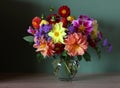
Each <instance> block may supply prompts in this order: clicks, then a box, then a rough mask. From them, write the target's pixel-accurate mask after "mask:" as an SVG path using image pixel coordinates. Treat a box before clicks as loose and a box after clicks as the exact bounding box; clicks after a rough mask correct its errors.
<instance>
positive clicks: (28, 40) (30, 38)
mask: <svg viewBox="0 0 120 88" xmlns="http://www.w3.org/2000/svg"><path fill="white" fill-rule="evenodd" d="M23 39H24V40H25V41H27V42H30V43H31V42H34V37H33V36H25V37H23Z"/></svg>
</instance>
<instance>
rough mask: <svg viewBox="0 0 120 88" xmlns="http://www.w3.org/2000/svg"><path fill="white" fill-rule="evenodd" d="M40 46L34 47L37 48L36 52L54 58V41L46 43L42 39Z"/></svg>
mask: <svg viewBox="0 0 120 88" xmlns="http://www.w3.org/2000/svg"><path fill="white" fill-rule="evenodd" d="M39 41H40V44H34V45H33V47H34V48H37V50H36V52H41V54H42V55H43V56H44V57H46V56H52V55H53V54H54V44H53V43H52V41H46V40H45V39H44V38H43V37H41V38H40V40H39Z"/></svg>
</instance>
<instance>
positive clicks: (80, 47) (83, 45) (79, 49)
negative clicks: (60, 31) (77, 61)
mask: <svg viewBox="0 0 120 88" xmlns="http://www.w3.org/2000/svg"><path fill="white" fill-rule="evenodd" d="M87 48H88V42H87V37H86V36H85V35H82V34H81V33H73V34H70V35H68V37H67V38H66V39H65V50H67V53H68V55H70V56H76V55H83V54H84V53H85V51H86V50H87Z"/></svg>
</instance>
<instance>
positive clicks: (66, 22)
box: [60, 18, 68, 27]
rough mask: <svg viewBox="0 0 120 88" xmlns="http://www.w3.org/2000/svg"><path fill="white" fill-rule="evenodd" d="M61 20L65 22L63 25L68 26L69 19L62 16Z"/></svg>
mask: <svg viewBox="0 0 120 88" xmlns="http://www.w3.org/2000/svg"><path fill="white" fill-rule="evenodd" d="M60 22H62V23H63V27H67V24H68V21H67V19H66V18H62V19H61V20H60Z"/></svg>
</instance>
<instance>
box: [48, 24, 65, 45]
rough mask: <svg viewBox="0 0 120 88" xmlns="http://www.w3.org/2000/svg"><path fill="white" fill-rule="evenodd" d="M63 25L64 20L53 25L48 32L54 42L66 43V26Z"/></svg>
mask: <svg viewBox="0 0 120 88" xmlns="http://www.w3.org/2000/svg"><path fill="white" fill-rule="evenodd" d="M62 25H63V24H62V22H59V23H56V24H55V25H53V28H52V30H51V31H50V32H49V33H48V36H50V37H51V38H52V41H53V42H54V43H64V39H63V38H64V37H65V35H66V33H65V30H66V28H64V27H63V26H62Z"/></svg>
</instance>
